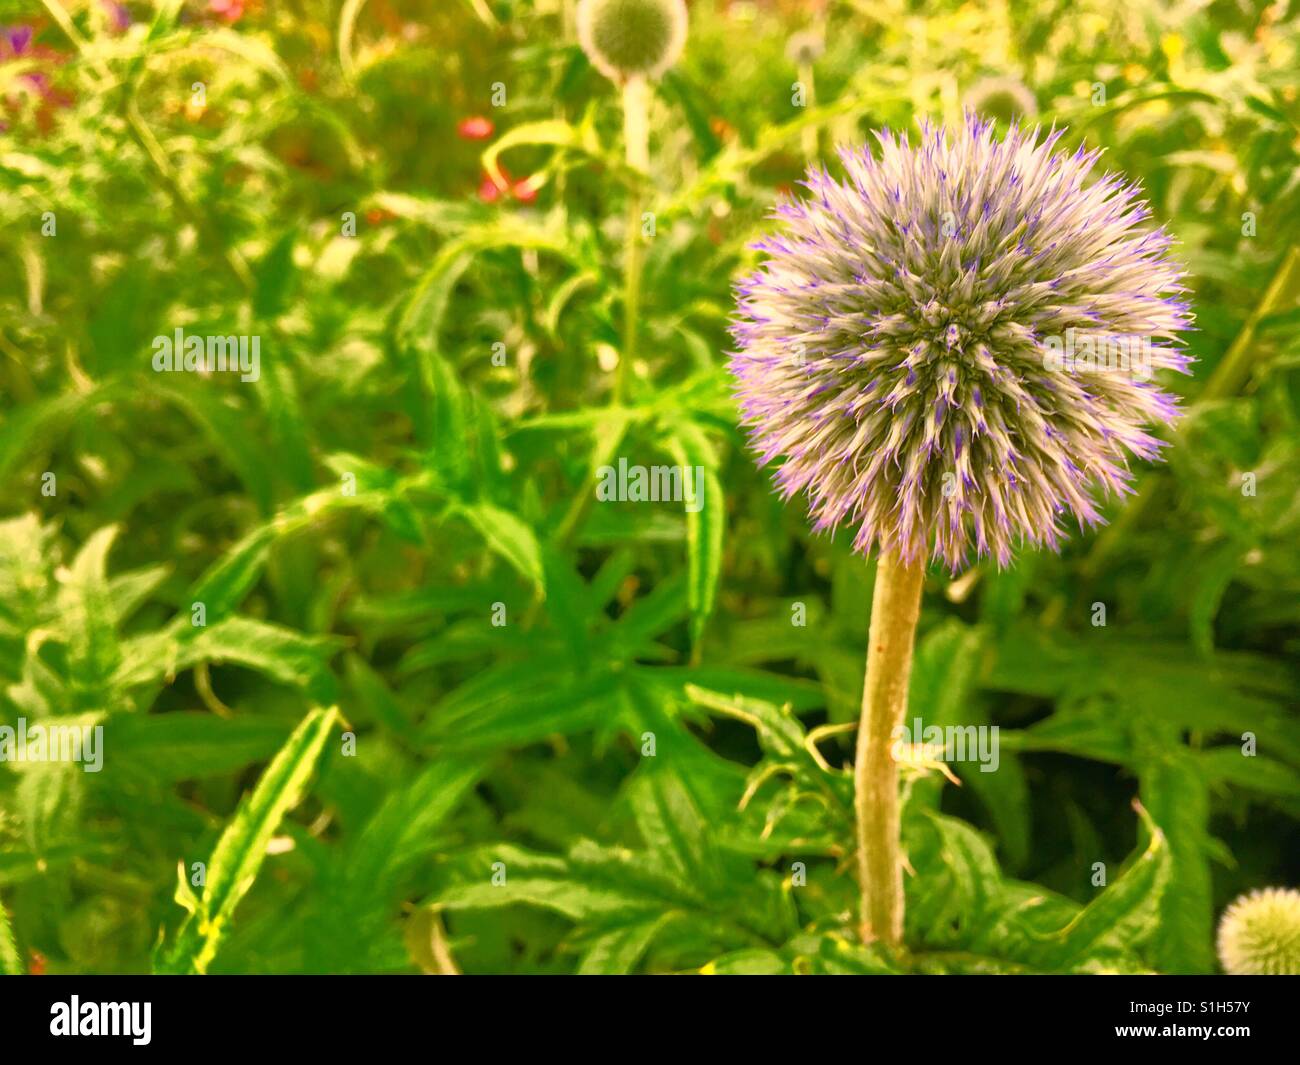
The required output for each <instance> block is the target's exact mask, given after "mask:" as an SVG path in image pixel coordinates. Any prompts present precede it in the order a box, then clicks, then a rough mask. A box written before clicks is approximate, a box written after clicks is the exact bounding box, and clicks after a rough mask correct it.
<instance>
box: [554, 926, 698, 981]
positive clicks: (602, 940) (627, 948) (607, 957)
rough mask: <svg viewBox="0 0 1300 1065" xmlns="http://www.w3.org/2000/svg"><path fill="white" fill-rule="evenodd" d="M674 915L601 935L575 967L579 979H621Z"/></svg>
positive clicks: (639, 959) (637, 961)
mask: <svg viewBox="0 0 1300 1065" xmlns="http://www.w3.org/2000/svg"><path fill="white" fill-rule="evenodd" d="M675 916H676V915H675V914H672V913H665V914H662V915H660V916H659V917H656V918H653V919H651V920H647V921H637V922H635V923H633V924H630V925H625V926H624V927H622V928H615V929H614V930H612V931H609V932H604V933H602V934H601V935H599V936H597V937H596V938H595V940H593V941H592V943H591V944H590V945H589V946H588V947H587V949H586V951H585V952H584V953H583V955H582V961H581V962H579V963H578V975H579V976H623V975H626V974H627V973H630V972H631V971H632V970H633V969H635V968H636V967H637V964H638V963H639V962H640V961H641V957H642V955H644V954H645V952H646V951H647V950H648V949H649V948H650V944H651V943H652V942H653V941H654V939H655V937H656V936H657V935H658V934H659V933H660V931H661V930H662V929H663V927H664V925H666V924H667V923H668V922H669V921H671V920H673V918H674V917H675Z"/></svg>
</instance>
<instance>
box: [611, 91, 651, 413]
mask: <svg viewBox="0 0 1300 1065" xmlns="http://www.w3.org/2000/svg"><path fill="white" fill-rule="evenodd" d="M623 144H624V146H625V149H626V152H627V165H628V166H630V167H631V168H632V169H633V170H635V171H637V173H638V174H639V175H642V174H645V173H646V172H647V171H648V170H649V169H650V85H649V83H648V82H647V81H646V80H645V78H643V77H632V78H628V79H627V82H626V83H625V84H624V86H623ZM624 240H625V248H624V256H623V350H622V351H621V352H619V359H618V375H617V376H616V377H615V379H614V402H615V403H622V402H623V399H624V397H626V395H627V383H628V379H629V377H630V376H631V374H632V360H633V359H634V358H635V357H636V339H637V317H638V315H639V314H640V309H641V188H640V185H639V183H638V184H635V185H634V186H633V187H632V188H631V190H630V191H629V192H628V197H627V233H626V236H625V238H624Z"/></svg>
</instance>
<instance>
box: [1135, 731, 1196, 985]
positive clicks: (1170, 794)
mask: <svg viewBox="0 0 1300 1065" xmlns="http://www.w3.org/2000/svg"><path fill="white" fill-rule="evenodd" d="M1138 772H1139V776H1140V779H1141V781H1142V803H1143V805H1144V806H1145V807H1146V808H1147V809H1148V810H1149V811H1150V812H1151V818H1152V820H1153V821H1154V822H1155V823H1156V824H1158V825H1159V826H1160V827H1161V829H1162V830H1163V831H1164V834H1165V838H1166V839H1167V840H1168V841H1169V853H1170V875H1169V884H1168V886H1167V887H1166V889H1165V892H1164V896H1163V897H1162V898H1161V900H1160V930H1159V934H1158V935H1157V936H1156V940H1155V957H1156V967H1157V968H1158V969H1159V970H1160V971H1161V972H1164V973H1186V974H1192V973H1206V972H1210V971H1212V970H1213V968H1214V943H1213V940H1214V910H1213V901H1212V891H1211V883H1210V861H1209V855H1210V851H1211V847H1210V838H1209V820H1210V798H1209V789H1208V788H1207V786H1206V783H1205V778H1204V777H1203V776H1202V774H1201V770H1200V767H1199V766H1198V765H1197V764H1196V762H1195V760H1194V759H1193V757H1192V756H1191V755H1190V754H1189V753H1188V752H1187V751H1186V750H1185V749H1184V748H1183V747H1182V745H1181V744H1179V743H1178V738H1177V736H1176V735H1167V736H1165V737H1164V741H1163V742H1160V741H1157V742H1156V743H1153V744H1152V745H1151V747H1150V748H1149V753H1148V754H1147V756H1146V757H1144V758H1143V762H1142V763H1141V764H1140V766H1139V770H1138Z"/></svg>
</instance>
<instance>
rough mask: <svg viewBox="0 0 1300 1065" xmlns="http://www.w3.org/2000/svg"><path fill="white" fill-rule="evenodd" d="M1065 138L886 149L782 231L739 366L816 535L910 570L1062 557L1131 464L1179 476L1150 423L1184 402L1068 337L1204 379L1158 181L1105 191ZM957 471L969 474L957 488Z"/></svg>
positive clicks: (926, 141) (740, 385) (759, 445)
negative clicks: (1194, 371)
mask: <svg viewBox="0 0 1300 1065" xmlns="http://www.w3.org/2000/svg"><path fill="white" fill-rule="evenodd" d="M1062 132H1063V131H1060V130H1055V129H1054V130H1052V131H1051V132H1049V133H1048V134H1046V135H1045V136H1044V135H1042V134H1041V133H1040V131H1039V130H1038V129H1034V130H1032V131H1026V130H1021V129H1019V128H1016V129H1012V130H1011V131H1010V132H1009V133H1008V134H1007V135H1006V136H1005V137H1004V138H998V137H997V136H995V134H994V130H993V124H992V123H989V122H981V121H979V120H978V119H976V118H974V117H970V118H968V119H967V121H966V122H965V123H964V125H963V126H962V127H960V128H958V129H956V130H949V129H947V128H941V127H933V126H930V125H928V124H926V125H923V126H922V130H921V136H920V143H919V144H918V145H917V146H916V147H913V146H912V145H911V144H910V143H909V142H908V138H907V135H906V134H905V133H904V134H901V135H898V136H895V135H893V134H891V133H890V132H888V131H885V132H883V133H878V134H876V139H877V141H878V142H879V153H878V154H876V155H873V154H872V152H871V151H870V150H869V149H866V148H864V149H861V150H856V151H851V150H841V151H840V153H839V154H840V160H841V162H842V163H843V166H844V171H845V178H844V180H841V181H837V180H835V179H833V178H831V177H830V176H829V174H827V173H826V172H825V171H824V170H822V169H819V168H817V167H813V168H810V170H809V173H808V180H807V181H806V182H804V185H805V187H806V188H807V189H808V191H809V196H808V197H807V198H805V199H802V200H797V201H790V202H783V203H781V204H779V205H778V206H777V208H776V211H775V215H774V217H775V218H777V219H779V220H780V221H781V222H782V223H783V225H782V227H781V230H780V232H779V233H778V234H775V235H772V236H769V237H768V238H767V239H765V240H763V241H760V242H758V243H757V244H756V245H755V247H756V248H757V249H759V250H761V251H763V252H764V253H765V254H766V259H765V261H764V262H763V263H762V265H761V266H760V267H759V269H758V270H757V272H755V273H754V274H752V275H750V276H749V277H747V278H744V279H743V280H742V281H740V282H739V284H738V285H737V288H736V291H737V305H738V312H737V318H736V321H735V323H734V325H733V329H732V332H733V335H734V337H735V340H736V343H737V346H738V350H737V351H736V352H735V353H734V354H733V356H732V358H731V371H732V373H733V375H734V376H735V379H736V382H737V388H736V391H737V396H738V398H739V401H740V405H741V411H742V416H743V418H744V421H745V423H746V425H747V426H748V427H749V431H750V438H751V442H752V444H753V446H754V448H755V450H756V451H757V452H758V456H759V462H760V464H761V465H766V464H768V463H771V462H775V461H778V460H780V461H781V464H780V467H779V468H778V470H777V472H776V482H777V485H778V486H779V488H780V490H781V492H782V493H783V494H784V496H785V497H786V498H789V497H790V496H793V495H794V494H796V493H797V492H800V491H803V492H806V494H807V497H808V501H809V510H810V513H811V516H812V519H813V522H814V524H815V526H816V528H818V529H819V530H820V529H833V528H835V527H836V526H839V525H841V524H849V525H852V526H855V527H856V535H855V537H854V541H853V544H854V547H855V548H856V549H857V550H859V551H861V552H863V553H864V554H867V553H870V552H872V551H873V550H875V551H882V552H895V553H898V554H899V555H901V556H902V557H903V558H904V559H905V560H907V561H909V562H913V561H916V560H918V559H923V558H925V557H927V556H929V557H933V558H941V559H943V560H944V561H945V562H946V563H947V564H948V565H949V566H950V568H951V569H952V570H953V571H954V572H955V571H957V570H959V569H961V568H962V567H963V566H965V565H967V564H969V562H970V561H971V559H972V557H984V556H991V557H992V558H994V559H996V560H997V562H998V564H999V565H1003V566H1005V565H1006V564H1007V563H1008V562H1009V561H1010V560H1011V556H1012V552H1013V550H1014V549H1015V548H1016V547H1017V546H1018V545H1021V544H1023V543H1029V544H1031V545H1033V546H1035V547H1050V548H1053V549H1056V548H1057V547H1058V546H1059V544H1060V542H1061V540H1062V538H1063V537H1064V536H1065V535H1066V529H1065V525H1064V518H1065V517H1066V515H1073V517H1074V518H1075V519H1076V521H1077V522H1078V523H1079V524H1080V526H1081V527H1082V526H1091V525H1094V524H1096V523H1097V522H1098V521H1099V520H1100V515H1099V512H1098V509H1097V504H1096V498H1097V495H1098V493H1099V492H1100V493H1101V494H1102V495H1103V496H1111V495H1124V494H1127V493H1129V492H1130V491H1131V488H1130V483H1131V481H1132V478H1133V474H1132V472H1131V470H1130V469H1129V466H1128V462H1129V456H1130V455H1133V456H1136V457H1138V458H1141V459H1147V460H1150V459H1158V458H1159V456H1160V450H1161V448H1162V447H1163V446H1164V441H1162V440H1160V439H1159V438H1157V437H1155V436H1152V435H1151V434H1149V433H1148V432H1147V431H1146V427H1147V426H1149V425H1151V424H1153V423H1168V422H1171V421H1173V420H1174V419H1175V418H1176V417H1177V416H1178V414H1179V410H1178V401H1177V397H1176V396H1174V395H1173V394H1172V393H1169V392H1166V391H1163V390H1162V389H1160V388H1159V387H1158V386H1157V385H1155V384H1154V383H1153V382H1151V381H1149V380H1138V379H1137V378H1136V377H1135V376H1134V375H1133V374H1131V373H1127V372H1124V373H1119V372H1115V371H1114V370H1113V369H1107V368H1098V367H1095V366H1086V365H1085V366H1083V367H1078V366H1072V367H1071V368H1070V369H1069V370H1068V371H1065V372H1062V371H1061V370H1060V369H1059V368H1049V363H1048V361H1047V360H1046V359H1045V355H1046V353H1047V346H1046V345H1047V343H1048V340H1047V338H1059V337H1062V336H1065V335H1066V334H1067V331H1068V330H1071V329H1073V330H1077V331H1087V332H1088V333H1090V334H1093V335H1098V336H1112V337H1124V338H1136V339H1139V340H1140V341H1141V342H1142V343H1143V344H1144V346H1145V347H1144V350H1145V351H1146V353H1147V356H1146V357H1147V359H1148V361H1149V366H1150V368H1151V369H1154V370H1162V369H1167V370H1178V371H1181V372H1184V373H1186V372H1189V370H1188V367H1189V365H1190V363H1191V361H1192V360H1191V358H1190V357H1189V356H1188V355H1186V354H1185V353H1183V352H1182V351H1181V346H1182V341H1181V339H1180V338H1179V336H1178V333H1179V332H1180V331H1182V330H1186V329H1188V328H1190V326H1191V313H1190V308H1189V306H1188V304H1187V302H1186V301H1185V300H1184V299H1183V298H1182V294H1183V293H1184V292H1185V291H1186V289H1185V288H1184V286H1183V285H1182V284H1181V283H1180V282H1181V279H1182V278H1183V276H1184V272H1183V271H1182V270H1181V269H1180V268H1179V267H1178V265H1177V264H1176V263H1174V262H1173V261H1172V260H1171V259H1170V258H1169V257H1168V250H1169V246H1170V244H1171V243H1172V241H1171V239H1170V237H1169V236H1168V235H1167V234H1166V233H1165V232H1164V230H1163V229H1154V230H1152V229H1149V228H1143V223H1144V222H1145V221H1146V219H1147V218H1148V217H1149V213H1150V212H1149V210H1148V208H1147V206H1146V204H1145V203H1144V202H1143V201H1142V200H1141V198H1140V195H1141V190H1140V188H1139V186H1138V185H1136V184H1135V183H1132V182H1127V181H1125V180H1124V179H1123V178H1122V177H1121V176H1119V175H1116V174H1106V175H1104V176H1102V177H1100V178H1098V179H1096V180H1092V181H1089V180H1088V178H1089V174H1090V172H1091V171H1092V168H1093V166H1094V164H1095V163H1096V162H1097V159H1098V157H1099V156H1100V154H1101V153H1100V151H1097V150H1086V149H1084V148H1079V149H1078V150H1077V151H1075V152H1067V151H1063V150H1059V149H1057V147H1056V145H1057V142H1058V141H1059V140H1060V138H1061V134H1062ZM945 475H951V476H947V477H946V476H945Z"/></svg>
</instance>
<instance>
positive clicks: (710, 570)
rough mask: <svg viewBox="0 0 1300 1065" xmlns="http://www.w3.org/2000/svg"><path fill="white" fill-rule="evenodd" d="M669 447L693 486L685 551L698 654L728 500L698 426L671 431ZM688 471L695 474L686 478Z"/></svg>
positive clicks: (717, 575) (713, 595)
mask: <svg viewBox="0 0 1300 1065" xmlns="http://www.w3.org/2000/svg"><path fill="white" fill-rule="evenodd" d="M669 449H670V450H671V451H672V453H673V456H674V458H675V459H676V460H677V463H678V465H679V466H681V468H682V482H683V485H684V486H685V485H686V483H687V482H689V483H690V484H691V485H692V486H693V487H694V492H695V498H694V499H687V500H686V501H685V502H686V548H687V569H688V574H689V579H688V582H687V586H686V595H687V601H688V603H689V604H690V611H691V643H692V645H694V646H695V651H696V654H697V655H698V654H699V643H700V640H701V639H702V638H703V636H704V625H705V623H706V622H707V621H708V619H709V615H710V614H712V613H713V604H714V602H715V601H716V600H717V597H718V582H719V580H720V579H721V576H722V538H723V533H724V531H725V529H726V526H727V499H726V496H724V495H723V493H722V482H721V480H719V478H718V474H717V468H716V467H717V457H716V455H715V454H714V451H713V447H712V445H711V444H710V443H709V442H708V440H707V438H706V437H705V435H704V433H703V431H702V430H701V429H700V428H699V426H697V425H695V424H693V423H690V422H681V423H678V424H677V425H675V426H674V427H673V436H672V438H671V440H670V441H669ZM688 471H690V472H691V476H689V477H688V476H687V473H688Z"/></svg>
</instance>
